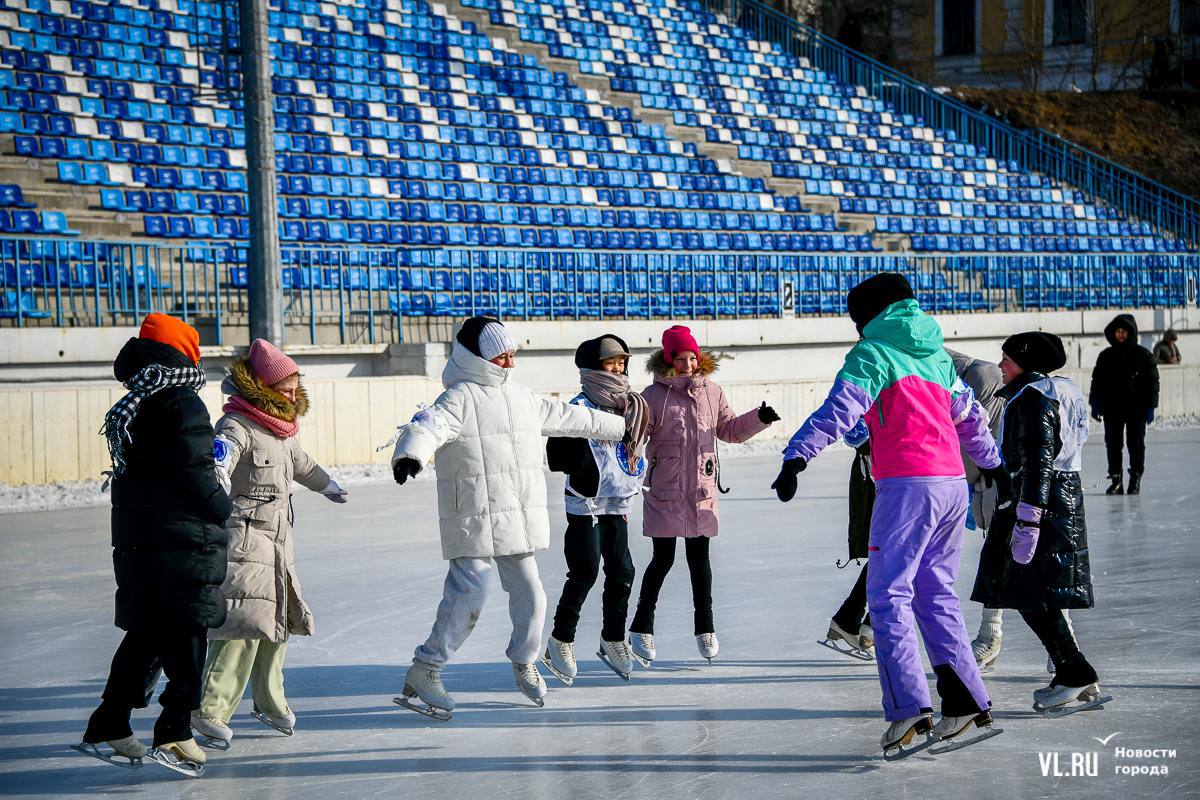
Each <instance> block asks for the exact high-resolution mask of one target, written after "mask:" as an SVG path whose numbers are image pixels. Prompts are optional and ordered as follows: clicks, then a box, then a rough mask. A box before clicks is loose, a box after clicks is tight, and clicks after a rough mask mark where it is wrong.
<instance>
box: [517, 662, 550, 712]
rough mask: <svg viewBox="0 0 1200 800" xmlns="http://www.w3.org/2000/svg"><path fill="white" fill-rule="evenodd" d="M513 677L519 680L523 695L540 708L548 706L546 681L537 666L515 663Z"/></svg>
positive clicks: (518, 685)
mask: <svg viewBox="0 0 1200 800" xmlns="http://www.w3.org/2000/svg"><path fill="white" fill-rule="evenodd" d="M513 677H514V678H516V679H517V688H518V689H520V690H521V694H523V695H525V696H526V697H528V698H529V699H530V700H532V701H533V702H534V703H535V704H536V705H537V707H538V708H541V707H542V706H544V705H546V701H545V699H544V698H545V697H546V681H545V679H543V678H542V673H540V672H538V668H537V664H518V663H516V662H515V661H514V662H513Z"/></svg>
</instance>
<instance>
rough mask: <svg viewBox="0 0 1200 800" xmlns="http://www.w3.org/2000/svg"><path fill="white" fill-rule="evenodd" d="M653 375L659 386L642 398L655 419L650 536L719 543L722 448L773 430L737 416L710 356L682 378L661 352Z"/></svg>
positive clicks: (651, 366) (754, 416) (647, 511)
mask: <svg viewBox="0 0 1200 800" xmlns="http://www.w3.org/2000/svg"><path fill="white" fill-rule="evenodd" d="M646 369H647V371H648V372H650V373H651V374H652V375H653V376H654V382H653V383H652V384H650V386H648V387H646V389H645V390H644V391H643V392H642V396H643V397H645V398H646V403H647V405H648V406H649V416H650V427H649V431H648V433H649V437H650V440H649V443H648V444H647V446H646V460H647V462H648V463H649V464H650V467H649V469H648V473H647V476H646V498H645V502H644V503H643V506H642V526H643V528H642V529H643V533H644V534H645V535H646V536H653V537H678V536H683V537H694V536H708V537H712V536H716V535H717V527H718V522H719V519H718V516H717V477H718V473H719V470H720V465H719V464H718V463H717V445H716V442H717V440H718V439H720V440H721V441H723V442H732V443H737V442H744V441H746V440H747V439H750V438H751V437H752V436H754V435H755V434H758V433H761V432H762V431H764V430H766V429H767V428H768V427H770V426H769V425H767V424H766V423H764V422H761V421H760V420H759V419H758V411H757V409H754V410H751V411H747V412H746V413H745V414H742V415H741V416H738V415H736V414H734V412H733V410H732V409H731V408H730V407H729V402H728V401H727V400H726V399H725V392H723V391H722V390H721V387H720V386H718V385H717V384H716V382H715V381H713V380H712V375H713V373H715V372H716V371H717V360H716V359H715V358H714V357H713V355H712V353H710V352H708V351H707V350H702V351H701V353H700V362H699V364H698V366H697V368H696V372H695V373H694V374H692V375H688V376H682V375H678V374H677V373H676V372H675V369H674V368H673V367H672V366H671V365H670V364H668V363H666V362H665V361H664V360H663V351H662V349H661V348H660V349H658V350H655V351H654V352H653V353H651V354H650V358H649V359H648V360H647V362H646Z"/></svg>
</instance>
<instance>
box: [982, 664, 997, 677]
mask: <svg viewBox="0 0 1200 800" xmlns="http://www.w3.org/2000/svg"><path fill="white" fill-rule="evenodd" d="M995 671H996V662H995V661H994V660H992V661H989V662H987V663H986V664H980V665H979V674H980V675H987V674H988V673H989V672H995Z"/></svg>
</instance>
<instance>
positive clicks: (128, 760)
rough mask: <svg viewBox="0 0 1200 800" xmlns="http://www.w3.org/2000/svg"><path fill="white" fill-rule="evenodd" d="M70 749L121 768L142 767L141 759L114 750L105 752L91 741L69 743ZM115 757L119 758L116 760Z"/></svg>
mask: <svg viewBox="0 0 1200 800" xmlns="http://www.w3.org/2000/svg"><path fill="white" fill-rule="evenodd" d="M71 749H72V750H74V751H75V752H76V753H83V754H84V755H85V756H91V757H92V758H95V759H98V760H100V761H104V762H106V763H108V764H112V765H113V766H114V767H120V768H121V769H141V768H142V760H141V759H140V758H132V757H130V756H123V755H120V754H119V753H117V752H116V751H115V750H112V751H110V752H108V753H105V752H104V751H103V750H101V749H100V748H99V747H98V746H96V745H94V744H92V743H91V742H80V743H79V744H73V745H71ZM117 759H120V760H119V761H118V760H117Z"/></svg>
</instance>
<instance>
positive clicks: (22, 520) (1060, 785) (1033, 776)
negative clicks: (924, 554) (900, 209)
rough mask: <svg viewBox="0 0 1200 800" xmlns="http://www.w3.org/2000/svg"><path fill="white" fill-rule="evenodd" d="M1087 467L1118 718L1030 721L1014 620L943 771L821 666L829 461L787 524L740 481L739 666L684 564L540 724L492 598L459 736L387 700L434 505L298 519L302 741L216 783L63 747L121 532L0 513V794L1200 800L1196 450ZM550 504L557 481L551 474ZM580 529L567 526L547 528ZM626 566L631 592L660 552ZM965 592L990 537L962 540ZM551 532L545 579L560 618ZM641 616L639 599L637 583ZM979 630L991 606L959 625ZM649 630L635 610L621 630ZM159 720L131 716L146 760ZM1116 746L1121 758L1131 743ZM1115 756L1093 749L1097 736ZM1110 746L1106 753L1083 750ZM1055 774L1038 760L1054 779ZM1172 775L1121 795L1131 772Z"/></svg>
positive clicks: (467, 665) (838, 497) (380, 500)
mask: <svg viewBox="0 0 1200 800" xmlns="http://www.w3.org/2000/svg"><path fill="white" fill-rule="evenodd" d="M1099 439H1100V437H1095V438H1094V439H1093V441H1092V442H1091V443H1089V445H1088V447H1087V449H1086V451H1085V456H1086V458H1085V485H1086V487H1087V491H1088V497H1087V519H1088V528H1089V536H1090V543H1091V558H1092V569H1093V580H1094V584H1095V592H1096V598H1097V607H1096V608H1095V609H1093V610H1090V611H1081V612H1077V613H1076V614H1075V615H1074V620H1075V628H1076V631H1077V633H1078V636H1079V640H1080V643H1081V646H1082V648H1083V650H1084V652H1085V653H1086V654H1087V655H1088V657H1089V658H1090V659H1091V660H1092V661H1093V663H1094V664H1095V665H1096V667H1097V669H1098V670H1099V672H1100V675H1101V678H1102V681H1103V683H1104V688H1105V689H1106V691H1108V692H1111V693H1112V694H1114V695H1115V696H1116V701H1115V702H1114V703H1113V704H1111V705H1110V706H1109V707H1108V708H1106V709H1105V710H1103V711H1096V712H1089V713H1084V714H1076V715H1074V716H1072V717H1069V718H1066V719H1062V720H1045V719H1042V718H1040V717H1038V716H1035V715H1034V714H1033V713H1032V712H1031V711H1030V704H1031V693H1032V691H1033V689H1035V688H1038V687H1039V686H1042V685H1044V684H1045V682H1046V680H1047V677H1046V673H1045V669H1044V664H1045V655H1044V652H1043V651H1042V650H1041V648H1040V646H1039V645H1038V644H1037V642H1036V640H1035V639H1034V637H1033V635H1032V634H1031V633H1030V632H1029V631H1028V630H1027V629H1026V628H1025V627H1024V625H1023V624H1022V623H1021V621H1020V619H1019V618H1018V617H1017V615H1016V614H1009V615H1008V617H1007V618H1006V624H1005V636H1004V652H1003V654H1002V655H1001V657H1000V662H999V666H1000V668H999V670H998V671H997V672H995V673H993V674H991V675H989V676H988V677H987V684H988V687H989V690H990V691H991V693H992V698H993V701H994V703H995V714H996V717H997V721H998V725H999V726H1001V727H1003V728H1004V729H1005V733H1004V734H1003V735H1002V736H999V737H997V738H995V739H992V740H990V741H988V742H984V743H982V744H979V745H977V746H975V747H972V748H968V749H966V750H962V751H959V752H956V753H950V754H945V755H942V756H938V757H932V756H924V755H922V756H917V757H914V758H912V759H909V760H908V761H906V762H902V763H898V764H888V763H885V762H883V761H882V760H881V759H880V758H879V757H878V755H877V745H878V739H879V735H880V733H881V732H882V729H883V727H884V723H883V719H882V715H881V711H880V704H879V697H880V690H879V686H878V683H877V681H876V673H875V670H874V667H873V666H872V665H869V664H860V663H859V662H855V661H851V660H849V659H845V658H842V657H839V656H836V655H834V654H832V653H830V652H829V651H827V650H825V649H823V648H820V647H818V646H817V645H816V644H815V641H816V639H817V638H819V637H820V636H821V635H822V634H823V633H824V631H825V627H826V625H827V624H828V619H829V615H830V614H832V613H833V611H834V610H835V609H836V607H837V605H838V604H839V603H840V601H841V599H842V597H843V596H844V595H845V593H846V592H847V591H848V590H849V588H850V586H851V584H852V583H853V581H854V578H855V572H854V569H853V568H850V569H847V570H844V571H838V570H837V569H835V568H834V566H833V564H834V561H835V560H837V559H839V558H844V557H845V551H846V545H845V526H846V507H845V493H846V477H847V467H848V461H849V455H848V453H847V452H846V451H845V450H842V451H831V452H829V453H827V454H826V455H824V456H823V457H822V458H821V459H819V460H818V461H816V462H815V463H814V464H813V465H812V466H811V467H810V469H809V470H808V471H807V472H805V473H804V474H803V475H801V476H800V493H799V495H798V496H797V498H796V500H794V501H793V502H792V503H791V504H789V505H786V506H785V505H782V504H780V503H779V502H778V501H777V500H776V499H775V498H774V496H773V494H772V493H771V492H770V490H769V489H768V488H767V487H768V486H769V484H770V483H771V480H772V479H773V477H774V474H775V471H776V469H777V465H778V458H777V457H776V456H751V457H745V458H728V459H727V460H726V464H725V471H724V478H725V483H726V484H727V485H728V486H729V487H730V488H731V489H732V491H731V493H730V494H728V495H725V496H723V497H722V498H721V515H722V528H721V535H720V537H719V538H718V539H716V540H715V542H714V543H713V571H714V583H715V585H714V596H715V609H716V620H717V630H718V633H719V635H720V639H721V654H720V656H719V658H718V660H717V661H716V662H715V663H714V664H713V665H712V666H708V665H706V664H705V663H704V662H703V661H702V660H701V659H700V658H699V656H698V655H697V653H696V648H695V644H694V641H693V638H692V635H691V634H692V630H691V616H692V614H691V603H690V596H689V591H688V581H687V571H686V566H685V564H684V560H683V558H682V554H680V556H679V558H678V559H677V562H676V565H675V569H674V570H673V572H672V573H671V576H670V577H669V578H668V581H667V584H666V587H665V588H664V591H663V596H662V599H661V602H660V605H659V611H658V636H657V640H658V652H659V658H660V661H659V662H657V663H656V665H655V667H654V669H653V670H652V671H648V672H647V671H638V672H636V673H635V674H634V678H633V681H632V682H630V683H628V684H626V683H623V682H621V681H620V680H619V679H618V678H617V677H616V676H614V675H613V674H612V673H610V672H609V671H608V670H607V669H606V668H605V667H604V666H603V665H601V664H600V663H599V661H598V660H597V659H595V658H594V657H593V656H592V653H593V652H594V647H595V645H596V644H597V643H598V642H597V640H598V635H599V620H600V586H599V585H597V587H596V588H595V589H594V590H593V593H592V595H591V597H589V600H588V604H587V606H586V607H585V609H584V614H583V618H582V621H581V624H580V630H579V637H578V644H577V651H578V653H579V655H580V658H581V675H580V677H579V679H578V680H577V681H576V684H575V686H574V687H573V688H570V689H567V688H563V687H561V686H559V685H557V683H556V682H555V681H554V679H553V678H548V680H549V683H550V686H551V689H550V693H549V696H548V697H547V701H546V707H545V708H544V709H537V708H534V707H532V706H531V705H529V704H528V703H527V702H526V701H525V700H524V698H523V697H521V696H520V695H519V694H518V693H517V692H516V690H515V687H514V685H513V679H512V673H511V670H510V669H509V667H508V665H507V663H506V662H505V659H504V647H505V645H506V643H507V639H508V632H509V626H508V620H507V610H506V603H505V598H504V594H503V592H502V591H500V590H499V587H498V586H495V587H493V590H494V591H493V595H492V597H491V598H490V599H489V602H488V605H487V608H486V609H485V611H484V614H483V617H482V619H481V620H480V624H479V626H478V628H477V629H476V631H475V633H474V634H473V635H472V637H471V638H470V639H469V640H468V642H467V644H466V645H465V646H464V647H463V649H462V650H461V651H460V652H459V654H458V656H457V658H456V659H455V660H454V662H453V663H452V664H451V665H450V666H449V667H448V668H447V669H446V672H445V676H444V677H445V681H446V685H447V688H448V689H449V690H450V691H451V693H453V695H454V696H455V699H456V700H457V702H458V708H457V710H456V711H455V714H454V719H453V721H452V722H450V723H448V724H442V723H436V722H432V721H426V720H425V719H424V718H423V717H419V716H417V715H416V714H413V713H412V712H409V711H405V710H403V709H400V708H399V707H397V706H395V705H393V704H392V702H391V699H392V697H393V696H394V695H396V694H398V693H399V690H400V688H401V682H402V678H403V674H404V670H405V669H406V667H407V665H408V662H409V659H410V658H411V654H412V650H413V648H414V647H415V646H416V645H417V644H418V643H419V642H420V641H421V640H422V639H423V638H424V636H425V635H426V633H427V632H428V627H429V625H430V623H431V622H432V619H433V614H434V610H435V608H436V606H437V602H438V599H439V597H440V594H441V583H442V578H443V576H444V570H445V565H444V562H443V561H442V560H441V557H440V553H439V548H438V543H437V529H436V519H435V511H434V509H435V502H434V491H435V486H434V484H433V482H432V481H418V482H416V483H415V484H412V485H409V486H406V487H403V488H401V487H397V486H394V485H389V484H376V485H361V486H357V487H353V488H352V489H351V502H350V504H349V505H346V506H336V505H333V504H331V503H329V502H327V501H325V500H324V499H322V498H320V497H318V496H316V495H312V494H309V493H301V494H298V495H297V497H296V502H295V510H296V520H297V527H298V530H297V545H296V550H297V558H298V560H299V569H300V574H301V578H302V580H303V583H304V592H305V597H306V599H307V600H308V602H309V604H310V605H311V606H312V608H313V611H314V613H315V614H316V618H317V633H316V635H315V636H314V637H312V638H296V639H294V640H293V641H292V644H291V647H290V649H289V653H288V662H287V663H288V666H287V672H286V680H287V693H288V697H289V700H290V702H291V704H292V707H293V708H294V709H295V711H296V712H297V715H298V718H299V719H298V722H297V730H296V735H295V736H294V737H292V738H286V737H283V736H281V735H279V734H276V733H275V732H273V731H270V730H269V729H267V728H264V727H262V726H261V725H259V724H258V723H256V722H254V720H253V719H252V718H251V717H250V715H249V711H250V701H249V700H248V699H247V700H245V701H244V702H243V704H242V706H241V707H240V708H239V710H238V713H237V715H236V716H235V717H234V719H233V720H232V725H233V727H234V728H235V730H236V732H237V736H236V738H235V740H234V747H233V749H232V750H231V751H229V752H228V753H210V766H209V770H208V774H207V775H206V776H205V777H203V778H202V779H200V780H199V781H191V780H188V779H186V778H182V777H180V776H178V775H176V774H175V773H173V772H170V771H168V770H165V769H163V768H161V767H159V766H156V765H152V764H147V765H146V766H145V767H144V768H143V769H142V770H140V771H139V772H129V771H126V770H121V769H117V768H115V767H111V766H108V765H106V764H102V763H101V762H98V761H95V760H92V759H88V758H85V757H83V756H81V755H78V754H76V753H74V752H71V751H70V750H68V749H67V748H68V745H70V744H74V743H77V742H78V741H79V739H80V737H81V734H82V731H83V729H84V726H85V723H86V720H87V716H88V714H89V713H90V712H91V710H92V709H93V708H94V706H95V704H96V703H97V701H98V698H99V693H100V690H101V689H102V687H103V678H104V675H105V674H106V672H107V668H108V663H109V660H110V658H111V656H112V652H113V650H114V648H115V647H116V644H117V642H118V641H119V638H120V635H121V634H120V631H118V630H116V629H115V628H113V627H112V624H111V620H112V591H113V578H112V568H111V560H110V549H109V544H108V542H109V534H108V512H107V510H106V509H104V508H85V509H75V510H64V511H53V512H39V513H20V514H6V515H3V516H0V537H2V539H3V552H4V558H3V560H0V587H2V592H3V594H2V595H0V597H2V601H0V642H2V643H3V646H2V647H0V795H4V796H28V797H81V796H93V797H94V796H103V797H116V796H138V797H149V798H175V797H189V798H201V797H205V798H209V797H215V798H221V800H233V798H243V797H249V798H255V800H267V799H268V798H334V797H337V798H360V797H373V796H379V797H397V798H435V799H436V800H447V799H448V798H449V800H459V798H461V799H462V800H467V798H475V797H480V798H482V797H512V798H521V799H522V800H534V799H537V800H540V799H541V798H571V800H581V799H583V798H605V799H606V800H610V799H611V800H615V799H616V798H638V799H639V800H641V799H645V800H652V799H654V798H725V797H728V798H756V799H758V798H777V797H778V798H800V797H806V796H813V797H820V798H824V797H831V798H837V800H844V798H858V797H864V798H866V797H871V798H873V797H888V798H894V797H914V798H915V797H920V798H940V797H981V798H998V799H1002V800H1014V799H1015V798H1029V797H1088V798H1126V797H1152V796H1153V797H1156V798H1176V797H1178V798H1184V797H1196V796H1198V795H1200V773H1198V770H1200V736H1198V735H1197V734H1198V733H1200V723H1198V722H1197V719H1198V716H1197V712H1198V711H1200V695H1198V694H1197V691H1196V689H1197V686H1198V680H1197V677H1196V675H1197V663H1198V659H1200V627H1198V626H1197V624H1196V613H1197V608H1200V569H1198V566H1197V536H1198V534H1200V531H1198V528H1200V525H1198V524H1197V523H1198V522H1200V510H1198V508H1197V499H1198V498H1197V495H1198V492H1197V488H1196V487H1197V485H1198V483H1197V480H1196V471H1200V457H1198V456H1200V447H1198V445H1200V431H1197V430H1173V431H1158V432H1154V433H1152V434H1151V436H1150V456H1149V461H1150V471H1149V474H1148V475H1147V477H1146V483H1145V494H1143V495H1142V496H1140V497H1120V498H1108V497H1105V496H1103V494H1102V488H1103V486H1102V478H1103V475H1104V472H1105V470H1104V465H1103V447H1102V445H1101V442H1100V440H1099ZM550 485H551V494H552V496H553V495H556V494H557V492H558V491H559V487H560V486H561V478H560V477H558V476H552V477H551V478H550ZM551 514H552V518H553V523H554V524H553V528H554V530H555V531H556V532H560V531H561V530H562V528H563V524H562V511H561V503H556V508H554V509H552V511H551ZM630 527H631V530H632V531H633V532H634V533H635V535H634V536H632V537H631V538H632V543H631V545H632V550H633V557H634V563H635V565H636V567H637V569H638V579H637V582H638V584H640V580H641V571H642V569H643V568H644V567H645V565H646V563H647V561H648V558H649V547H648V543H647V542H646V541H645V540H644V539H643V538H642V537H641V536H640V535H636V534H637V533H638V532H639V531H640V516H639V515H635V516H634V518H633V519H631V525H630ZM964 537H965V538H964V542H965V545H964V551H963V560H962V563H963V567H962V570H961V575H960V583H959V590H960V595H961V596H964V597H965V596H967V595H969V592H970V586H971V583H972V581H973V578H974V574H975V565H976V563H977V560H978V553H979V547H980V543H981V539H980V536H979V535H978V534H975V533H969V532H968V533H966V534H964ZM561 547H562V539H561V533H556V535H555V538H554V541H553V542H552V546H551V549H550V550H549V551H547V552H543V553H540V554H539V555H538V562H539V564H540V566H541V570H542V576H543V579H544V582H545V585H546V587H547V594H548V595H549V596H550V607H551V612H550V614H551V615H552V614H553V607H554V604H555V602H556V601H557V596H558V592H559V591H560V590H561V587H562V576H563V572H564V565H563V559H562V555H561ZM634 594H635V599H636V587H635V593H634ZM964 607H965V609H966V618H967V623H968V626H969V627H970V628H971V629H972V631H973V630H974V627H975V625H976V624H977V623H978V620H979V612H980V609H979V607H978V606H977V605H975V604H973V603H970V602H964ZM631 612H632V608H631ZM157 709H158V706H157V704H155V705H152V706H151V708H150V709H147V710H145V711H138V712H135V715H134V729H135V731H136V732H137V733H138V734H139V735H141V736H142V737H143V738H144V739H146V740H148V739H149V738H150V733H151V727H152V725H153V719H154V716H155V714H156V712H157ZM1114 734H1115V735H1114ZM1110 736H1111V737H1112V738H1111V739H1107V743H1106V744H1102V743H1101V742H1100V741H1098V738H1099V739H1106V738H1107V737H1110ZM1093 737H1097V738H1093ZM1117 747H1127V748H1135V749H1139V750H1150V749H1166V750H1174V751H1175V753H1176V755H1175V757H1174V758H1165V757H1160V758H1151V759H1122V760H1118V759H1117V758H1115V749H1116V748H1117ZM1075 752H1080V753H1097V754H1098V756H1097V759H1098V767H1099V775H1098V776H1097V777H1058V778H1055V777H1053V776H1050V777H1043V775H1042V768H1041V763H1040V760H1039V754H1052V753H1057V754H1058V764H1059V769H1060V770H1061V771H1063V772H1069V771H1070V768H1071V757H1072V753H1075ZM1047 757H1048V756H1047ZM1123 765H1128V766H1163V765H1165V766H1166V767H1167V768H1168V774H1167V775H1166V776H1139V777H1130V776H1124V775H1118V774H1116V773H1115V769H1116V768H1117V767H1120V766H1123Z"/></svg>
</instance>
